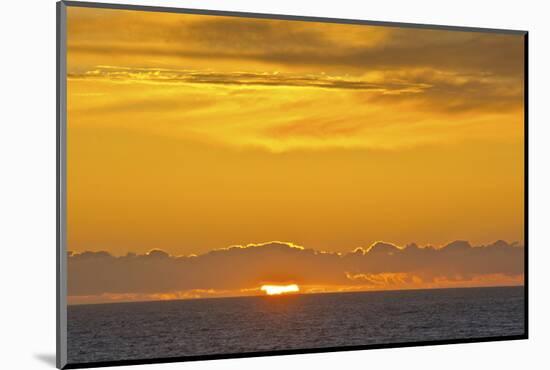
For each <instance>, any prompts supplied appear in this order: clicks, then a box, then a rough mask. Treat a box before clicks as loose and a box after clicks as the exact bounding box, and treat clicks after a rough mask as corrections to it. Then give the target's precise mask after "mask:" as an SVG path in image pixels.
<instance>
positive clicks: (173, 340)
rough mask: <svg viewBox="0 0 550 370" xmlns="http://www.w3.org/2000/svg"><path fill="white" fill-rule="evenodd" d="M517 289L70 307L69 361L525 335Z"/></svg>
mask: <svg viewBox="0 0 550 370" xmlns="http://www.w3.org/2000/svg"><path fill="white" fill-rule="evenodd" d="M524 331H525V327H524V288H523V287H500V288H468V289H434V290H415V291H386V292H360V293H334V294H312V295H305V294H304V295H288V296H271V297H268V296H265V297H264V296H262V297H239V298H219V299H197V300H182V301H161V302H139V303H111V304H98V305H80V306H69V307H68V359H69V363H82V362H95V361H115V360H129V359H147V358H167V357H181V356H196V355H208V354H232V353H243V352H257V351H273V350H283V349H307V348H325V347H338V346H353V345H368V344H381V343H403V342H413V341H431V340H444V339H462V338H483V337H493V336H510V335H521V334H524Z"/></svg>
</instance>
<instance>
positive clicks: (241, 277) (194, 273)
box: [68, 241, 524, 303]
mask: <svg viewBox="0 0 550 370" xmlns="http://www.w3.org/2000/svg"><path fill="white" fill-rule="evenodd" d="M68 259H69V281H68V292H69V296H70V297H69V301H70V302H72V303H84V302H97V301H108V300H136V299H165V298H188V297H202V296H222V295H246V294H259V293H260V292H259V287H260V286H261V285H262V284H266V283H280V284H284V283H291V282H292V283H296V284H299V285H300V286H301V287H303V289H302V291H304V292H316V291H346V290H368V289H406V288H427V287H449V286H480V285H516V284H521V283H522V282H523V266H524V262H523V261H524V248H523V247H522V246H520V245H518V244H516V243H514V244H508V243H506V242H504V241H497V242H495V243H493V244H491V245H487V246H477V247H474V246H471V245H470V244H469V243H468V242H465V241H455V242H452V243H450V244H448V245H446V246H444V247H442V248H434V247H430V246H427V247H419V246H417V245H415V244H411V245H407V246H405V247H398V246H395V245H393V244H388V243H383V242H378V243H375V244H373V245H372V246H370V247H368V248H357V249H356V250H354V251H352V252H349V253H346V254H339V253H332V252H322V251H316V250H313V249H306V248H302V247H299V246H296V245H293V244H291V243H283V242H269V243H264V244H251V245H248V246H233V247H230V248H226V249H219V250H213V251H211V252H208V253H205V254H202V255H199V256H194V255H193V256H171V255H169V254H168V253H166V252H164V251H162V250H152V251H150V252H149V253H147V254H143V255H136V254H132V253H130V254H128V255H126V256H121V257H116V256H113V255H111V254H109V253H107V252H83V253H72V252H69V256H68Z"/></svg>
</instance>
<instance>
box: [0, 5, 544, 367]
mask: <svg viewBox="0 0 550 370" xmlns="http://www.w3.org/2000/svg"><path fill="white" fill-rule="evenodd" d="M111 2H117V1H116V0H111ZM128 2H131V3H134V4H144V5H165V6H175V7H188V8H202V9H217V10H232V11H247V12H260V13H276V14H293V15H305V16H321V17H334V18H353V19H368V20H381V21H398V22H413V23H431V24H444V25H457V26H477V27H489V28H512V29H523V30H529V31H530V35H529V39H530V50H529V51H530V52H529V58H530V63H529V70H530V89H529V100H530V102H529V103H530V107H529V111H530V122H529V123H530V135H529V136H530V148H529V153H530V176H529V180H530V186H529V195H530V212H529V217H530V225H529V226H530V227H529V229H530V240H529V250H530V261H529V263H530V298H531V299H530V312H529V315H530V324H531V325H530V339H529V340H527V341H512V342H496V343H481V344H462V345H450V346H449V345H446V346H433V347H422V348H402V349H387V350H370V351H356V352H341V353H328V354H316V355H297V356H296V355H295V356H281V357H265V358H251V359H239V360H223V361H206V362H192V363H177V364H163V365H148V366H145V365H144V366H138V367H133V368H135V369H136V370H137V369H176V368H177V369H203V370H206V369H255V368H258V367H261V368H263V369H264V370H269V369H277V370H279V369H281V368H283V367H284V368H298V367H300V368H310V367H315V368H326V369H331V368H372V369H380V368H384V369H397V368H407V369H423V370H428V369H438V370H440V369H461V370H462V369H465V368H467V369H472V368H473V369H484V368H486V369H489V368H490V369H514V370H516V369H519V368H523V367H526V368H533V369H536V368H543V367H546V366H547V365H548V362H549V361H548V359H547V358H546V357H547V356H545V352H547V351H548V350H549V344H550V333H549V331H550V325H549V322H550V319H549V318H550V294H549V292H550V290H549V289H548V287H547V284H548V283H549V278H548V273H549V271H550V269H549V268H548V261H549V250H550V243H549V241H550V240H549V239H550V238H549V235H550V231H549V230H548V229H550V221H549V220H548V218H547V215H548V212H547V209H548V208H549V206H550V204H549V191H550V175H549V171H548V168H550V154H549V147H550V145H548V139H549V133H550V119H549V114H548V109H549V108H550V96H549V95H548V92H547V91H548V85H549V78H548V75H549V73H548V70H549V68H550V58H549V49H550V48H549V46H548V45H550V40H549V28H550V27H549V24H550V22H549V20H548V19H549V12H548V10H547V9H545V8H546V5H547V3H546V2H545V1H539V0H537V1H519V0H516V1H506V0H491V1H489V0H483V1H482V0H476V1H470V0H454V1H450V0H449V1H440V0H439V1H438V0H434V1H428V0H414V1H410V0H400V1H398V0H384V1H352V0H337V1H320V0H309V1H306V0H277V1H274V0H271V1H263V2H260V1H253V0H225V1H215V0H201V1H184V0H180V1H177V0H172V1H154V0H149V1H139V0H128ZM0 17H1V21H0V27H1V28H2V29H1V32H0V37H1V40H2V42H1V49H0V63H1V69H0V89H1V90H0V91H1V94H2V100H1V105H0V247H1V248H2V250H1V252H0V253H1V254H0V255H1V257H0V274H1V279H0V282H1V284H2V286H1V288H2V289H1V290H0V299H1V304H0V312H1V314H0V320H1V322H0V338H1V341H2V342H1V343H0V348H1V349H0V367H1V368H5V369H19V368H22V369H23V368H24V369H40V368H53V366H54V358H55V1H54V0H36V1H35V0H22V1H17V0H11V1H5V2H3V4H2V13H1V15H0ZM545 363H546V365H544V364H545ZM546 368H547V367H546Z"/></svg>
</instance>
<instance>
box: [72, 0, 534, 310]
mask: <svg viewBox="0 0 550 370" xmlns="http://www.w3.org/2000/svg"><path fill="white" fill-rule="evenodd" d="M67 12H68V25H67V28H68V30H67V31H68V33H67V35H68V36H67V44H68V51H67V67H68V68H67V69H68V76H67V89H68V94H67V96H68V102H67V103H68V134H67V137H68V139H67V152H68V155H67V191H68V193H67V197H68V199H67V206H68V209H67V217H68V221H67V230H68V234H67V238H68V249H69V250H70V251H71V253H72V255H71V256H70V257H69V271H70V275H69V292H70V293H69V294H70V295H72V296H74V297H75V298H74V302H80V303H82V302H99V301H110V300H117V299H129V300H133V299H142V298H147V297H149V298H151V297H187V294H188V293H189V292H191V291H193V292H195V293H192V294H191V293H189V294H190V296H193V297H194V296H201V293H196V291H199V292H203V293H202V294H203V295H205V294H206V295H211V293H212V292H214V293H213V294H216V292H217V291H216V289H221V290H220V292H221V291H222V290H223V291H224V292H225V293H220V294H222V295H231V294H233V293H234V292H237V291H238V292H240V293H239V294H243V292H244V293H246V292H248V291H250V292H254V291H255V290H254V289H257V288H258V286H259V285H258V284H260V283H262V282H270V283H277V279H275V278H273V276H281V277H285V278H284V279H283V278H281V279H280V280H281V283H282V282H283V280H284V282H294V281H301V282H302V283H303V284H306V285H308V286H309V287H311V289H313V290H312V291H314V290H315V291H316V289H324V288H322V287H321V286H323V284H324V286H325V288H326V287H329V286H330V287H332V288H330V289H333V290H334V289H348V288H350V289H358V286H363V287H364V288H365V289H367V288H368V287H367V285H369V284H363V283H364V282H365V281H363V280H364V278H356V279H355V280H354V278H353V276H361V275H365V276H370V275H369V274H386V275H380V276H386V278H388V276H390V275H387V274H394V275H391V276H393V277H395V276H402V278H403V279H402V281H401V280H399V279H398V280H399V281H401V282H400V283H399V284H397V285H396V284H394V285H393V286H397V287H404V288H407V287H414V286H423V287H436V286H437V287H440V286H446V285H445V284H447V285H449V286H455V285H457V284H458V285H460V284H462V285H464V286H470V285H472V284H482V283H480V281H482V280H483V281H485V283H486V284H490V285H499V284H500V285H510V284H512V283H513V284H520V283H521V282H522V269H518V268H504V267H502V266H508V267H509V265H508V264H510V263H512V262H510V261H508V260H506V261H504V260H500V259H503V258H504V257H503V255H506V256H507V257H506V258H509V256H510V255H513V256H516V257H517V258H515V259H513V261H515V262H514V263H515V264H517V266H520V267H522V266H523V251H522V246H523V243H524V240H523V239H524V213H523V210H524V203H523V201H524V187H523V185H524V183H523V181H524V154H523V153H524V137H523V132H524V121H523V109H524V106H523V99H524V96H523V94H524V90H523V86H524V85H523V79H524V76H523V70H524V66H523V61H524V60H523V53H524V50H523V36H521V35H513V34H497V33H479V32H477V33H476V32H461V31H443V30H428V29H411V28H399V27H381V26H366V25H346V24H332V23H319V22H304V21H282V20H266V19H251V18H240V17H222V16H209V15H189V14H172V13H155V12H143V11H127V10H113V9H92V8H80V7H68V10H67ZM381 241H383V242H385V243H387V244H388V245H391V246H393V247H394V248H396V249H395V251H398V252H401V251H405V250H407V248H405V247H406V246H407V245H410V244H411V243H416V244H414V246H415V247H414V248H417V249H420V250H422V251H424V249H425V250H426V251H432V252H433V253H438V252H443V251H444V250H445V249H446V248H447V246H448V245H454V244H453V242H455V241H467V242H461V243H467V245H468V248H465V249H464V250H463V252H464V253H465V254H467V255H469V254H474V255H477V254H476V253H478V252H479V250H485V249H484V248H488V246H494V243H495V242H496V241H501V242H502V243H505V244H506V247H504V244H503V245H500V244H498V243H497V244H498V245H499V246H500V247H502V248H510V250H513V251H514V252H513V253H512V252H510V255H508V254H506V253H504V254H501V253H496V254H495V255H494V260H493V259H492V258H489V259H487V260H484V261H485V263H486V264H488V266H487V268H486V269H485V270H483V269H482V270H483V271H482V270H480V271H476V272H475V273H473V272H471V271H470V272H469V271H466V270H467V269H466V270H464V271H462V270H460V269H459V270H458V272H457V271H454V270H453V269H452V268H451V267H449V266H450V265H449V264H447V263H443V262H441V263H442V264H443V265H445V266H448V268H447V270H446V271H447V272H445V271H442V270H441V269H439V267H436V266H432V267H429V266H424V265H422V266H423V267H421V266H417V268H412V267H411V268H410V271H409V270H407V269H403V268H402V266H401V265H396V266H390V265H391V264H390V265H386V264H384V266H387V267H383V266H382V267H380V266H378V267H377V270H376V272H372V271H370V270H372V268H371V267H368V266H371V265H369V264H366V265H362V264H359V265H357V266H355V265H353V264H352V265H350V264H348V263H347V262H345V263H344V262H341V260H345V261H347V258H345V257H346V256H348V255H352V254H353V253H355V252H354V251H355V250H357V248H362V250H365V251H368V250H370V249H371V248H372V247H373V246H375V245H378V244H380V242H381ZM383 244H384V243H383ZM273 245H275V246H279V247H275V248H282V249H283V250H286V249H289V250H290V251H292V252H296V251H304V250H305V251H311V253H313V254H314V255H317V254H319V255H329V256H332V257H334V259H335V261H340V262H338V263H335V265H337V268H336V267H335V268H334V270H335V271H337V272H335V274H336V275H338V276H339V277H338V279H332V280H331V279H329V280H327V281H324V280H323V279H321V278H320V277H316V278H314V279H313V278H307V279H306V278H305V277H304V276H305V275H304V276H302V275H300V274H299V273H298V272H296V271H295V272H293V273H290V272H289V271H287V270H285V269H287V268H288V267H285V266H288V262H284V261H286V260H284V261H282V262H280V263H279V264H277V266H276V268H275V267H273V268H275V270H277V271H278V272H277V273H275V272H273V274H271V275H270V274H268V275H265V276H264V275H263V274H259V275H258V276H256V278H254V279H249V278H242V279H241V278H239V279H237V278H236V279H237V280H236V281H238V282H239V284H240V285H239V284H236V285H235V286H231V287H216V284H210V285H211V286H208V284H205V283H204V281H206V280H208V279H206V278H205V279H206V280H204V281H202V280H201V279H202V277H200V276H194V275H193V276H192V277H187V278H188V279H191V280H194V281H197V282H198V281H202V282H201V283H197V284H195V285H192V286H190V285H189V284H186V283H183V282H182V283H181V284H180V285H178V286H171V285H169V284H168V285H166V284H162V283H161V282H158V284H157V285H156V286H153V287H148V288H147V289H142V290H140V289H137V290H136V289H134V288H132V289H130V287H131V286H134V285H135V283H136V281H137V280H136V281H133V282H132V281H126V280H128V279H130V277H128V276H129V275H128V274H123V273H119V274H118V275H117V274H115V273H114V272H113V274H110V273H109V274H107V273H106V274H105V275H108V276H110V279H111V280H110V281H111V284H101V283H100V282H99V281H97V278H94V277H93V274H91V275H90V274H88V273H89V270H88V269H89V268H90V266H93V271H96V275H97V271H98V270H99V271H102V272H106V271H108V269H109V267H108V266H112V264H110V263H109V262H108V261H110V259H112V260H114V261H123V262H127V263H129V266H134V267H131V268H132V269H133V268H136V267H135V266H140V265H139V263H138V264H137V265H136V264H135V263H134V262H132V261H134V260H132V258H134V257H135V258H136V261H142V260H143V261H145V260H147V258H149V257H150V254H151V253H152V252H151V251H153V256H157V257H159V256H158V253H157V252H159V253H162V256H164V257H166V261H168V262H169V264H170V266H177V268H176V270H177V271H180V270H181V271H180V272H177V273H176V272H174V274H176V275H177V274H183V275H182V276H187V275H185V274H188V273H189V271H190V270H192V269H191V268H190V267H189V265H190V263H188V260H187V259H186V258H190V259H191V260H192V259H194V258H199V259H200V260H201V261H210V257H208V256H211V254H212V253H214V254H215V251H220V250H221V251H227V250H231V249H228V248H229V247H231V246H238V247H235V248H236V249H235V250H236V251H238V252H243V251H246V250H248V249H250V250H251V251H252V250H266V251H271V250H272V249H273V248H272V246H273ZM285 246H286V247H285ZM417 246H420V247H417ZM474 246H475V247H474ZM300 248H302V249H300ZM414 248H413V249H410V250H415V249H414ZM479 248H481V249H479ZM518 248H519V249H518ZM432 249H433V250H432ZM497 249H498V248H497ZM276 250H277V249H276ZM489 250H492V249H491V248H489V249H487V251H489ZM155 251H156V252H155ZM436 251H437V252H436ZM518 251H520V252H518ZM390 252H391V253H393V252H394V251H393V250H390ZM390 252H388V253H390ZM470 252H472V253H470ZM243 253H244V252H243ZM266 253H267V252H266ZM308 253H309V252H308ZM369 253H370V252H365V257H368V255H369ZM222 254H224V253H222ZM398 254H399V255H400V258H402V259H403V260H404V261H405V262H403V263H405V264H407V263H408V262H406V261H408V260H409V259H410V260H411V261H412V260H414V259H413V258H412V257H411V255H410V254H408V253H402V254H400V253H398ZM442 254H445V253H442ZM392 255H393V254H392ZM487 255H491V254H490V253H489V252H487ZM82 256H84V257H82ZM90 256H95V257H94V258H91V259H87V258H88V257H90ZM98 256H99V257H101V256H102V258H99V257H98ZM224 256H225V254H224ZM228 256H229V257H230V256H233V255H232V254H228V255H227V256H226V257H228ZM285 256H286V258H287V259H292V258H293V257H292V256H293V255H292V254H285ZM371 257H372V255H371ZM235 258H236V257H235ZM366 259H367V260H369V259H371V258H366ZM82 261H95V262H94V263H96V264H95V265H89V264H88V263H84V262H82ZM163 261H164V260H163ZM166 261H164V262H166ZM227 261H228V262H226V263H228V264H231V263H233V262H231V261H233V259H232V258H229V259H228V260H227ZM251 261H252V260H251ZM437 261H439V260H437ZM123 262H120V263H121V264H122V265H121V266H126V265H124V264H123ZM417 262H418V263H420V262H419V261H417ZM136 263H137V262H136ZM204 263H205V266H209V264H208V263H206V262H204ZM250 263H253V264H254V263H255V264H257V265H258V266H260V265H261V266H264V267H262V268H263V269H267V270H270V269H272V266H271V265H269V266H265V264H263V263H261V261H259V260H258V261H257V262H250ZM439 263H440V262H434V265H435V264H439ZM78 266H80V267H78ZM83 266H87V267H86V268H85V267H83ZM117 266H118V265H117ZM212 266H214V265H212ZM400 266H401V267H400ZM495 266H501V267H502V268H501V271H500V270H498V269H497V270H495V269H494V267H495ZM352 267H353V268H352ZM398 267H399V268H398ZM128 268H130V267H128ZM206 268H208V267H206ZM212 268H213V267H212ZM319 269H321V270H322V269H323V267H322V266H319ZM362 269H363V270H362ZM365 269H366V270H365ZM369 269H370V270H369ZM123 270H124V268H123V267H120V266H118V267H117V268H116V269H115V270H114V271H123ZM351 270H353V272H352V271H351ZM413 270H415V271H422V273H419V274H417V275H414V274H412V272H411V271H413ZM137 271H141V274H142V275H143V277H147V276H149V275H150V274H154V271H149V270H147V268H141V270H140V269H137ZM270 271H271V270H270ZM436 271H437V274H436V273H435V272H436ZM87 274H88V275H87ZM277 274H279V275H277ZM395 274H405V275H395ZM407 274H408V275H407ZM411 274H412V275H411ZM130 275H131V274H130ZM199 275H200V274H199ZM413 275H414V276H416V278H417V279H416V280H415V279H413ZM132 276H133V275H132ZM178 276H179V275H178ZM308 276H309V275H308ZM311 276H313V275H311ZM311 276H310V277H311ZM380 276H378V278H380ZM405 276H407V277H406V278H405ZM407 279H408V280H407ZM437 279H439V280H437ZM476 279H477V280H476ZM119 280H121V281H122V282H121V288H120V289H119V290H117V291H110V290H109V289H110V288H109V286H112V285H113V284H112V282H113V281H119ZM138 280H139V279H138ZM153 280H154V279H153ZM382 280H383V281H385V285H383V286H382V287H385V286H392V285H391V281H394V280H395V279H394V280H392V279H390V280H387V279H386V280H384V279H382ZM398 280H395V281H398ZM474 280H475V281H476V282H475V283H474V282H472V281H474ZM139 281H141V280H139ZM323 281H324V282H323ZM360 281H362V283H361V284H359V283H358V282H360ZM388 281H389V282H388ZM436 281H438V283H436ZM457 281H458V283H457ZM124 282H125V283H124ZM90 284H91V285H92V286H94V287H95V288H93V289H92V288H90V287H89V286H88V285H90ZM125 284H126V285H125ZM142 285H143V284H142ZM237 285H238V286H237ZM371 285H372V284H371ZM369 286H370V285H369ZM376 286H377V287H379V288H380V285H376ZM376 286H375V287H376ZM82 287H87V288H86V289H84V288H82ZM124 287H126V288H124ZM335 287H336V288H335ZM124 289H127V290H126V291H125V290H124ZM369 289H370V288H369ZM209 291H210V293H205V292H209ZM71 292H72V294H71ZM232 292H233V293H232ZM78 297H80V298H78ZM102 297H103V298H102Z"/></svg>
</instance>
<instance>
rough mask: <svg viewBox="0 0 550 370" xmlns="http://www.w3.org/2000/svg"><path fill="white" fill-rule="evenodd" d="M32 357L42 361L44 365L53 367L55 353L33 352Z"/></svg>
mask: <svg viewBox="0 0 550 370" xmlns="http://www.w3.org/2000/svg"><path fill="white" fill-rule="evenodd" d="M34 358H36V359H37V360H40V361H42V362H43V363H45V364H46V365H50V366H52V367H55V365H56V363H55V353H35V354H34Z"/></svg>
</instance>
